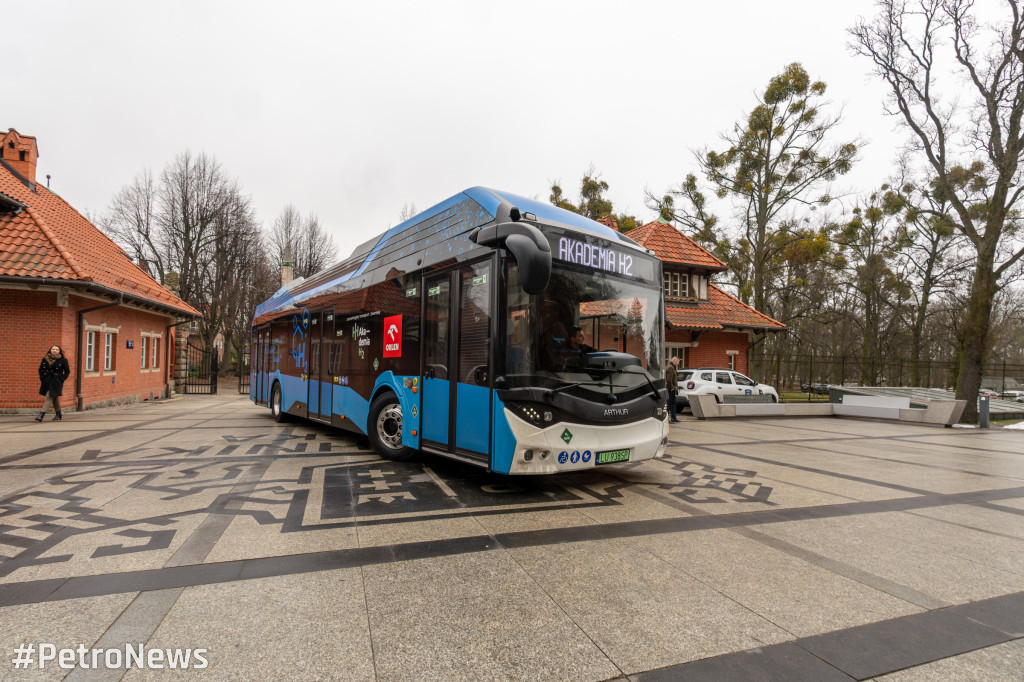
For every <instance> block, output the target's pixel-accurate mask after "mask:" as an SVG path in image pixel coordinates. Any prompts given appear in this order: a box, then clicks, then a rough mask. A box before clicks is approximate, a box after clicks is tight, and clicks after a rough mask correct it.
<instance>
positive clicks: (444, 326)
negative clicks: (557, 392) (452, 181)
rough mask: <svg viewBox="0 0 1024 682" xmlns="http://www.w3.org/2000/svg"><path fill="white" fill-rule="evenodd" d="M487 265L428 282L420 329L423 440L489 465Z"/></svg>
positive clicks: (489, 274) (489, 306)
mask: <svg viewBox="0 0 1024 682" xmlns="http://www.w3.org/2000/svg"><path fill="white" fill-rule="evenodd" d="M491 280H492V266H491V262H490V261H484V262H481V263H476V264H474V265H466V266H463V267H461V268H459V269H457V270H454V271H452V272H449V273H445V274H443V275H435V276H431V277H427V278H426V279H425V280H424V285H423V290H424V292H426V295H427V296H426V310H425V318H424V319H425V324H424V328H423V348H424V367H423V409H422V413H423V418H422V424H423V438H424V440H426V441H428V443H427V444H428V445H431V446H433V447H434V448H436V449H441V450H443V451H446V452H449V453H453V454H457V455H460V456H462V457H467V458H470V459H474V460H477V461H481V462H487V463H489V462H490V442H491V381H492V378H493V377H492V375H493V371H492V367H491V347H490V344H491V317H492V313H491V310H492V300H491V299H492V296H491V293H492V291H493V290H492V286H493V282H492V281H491Z"/></svg>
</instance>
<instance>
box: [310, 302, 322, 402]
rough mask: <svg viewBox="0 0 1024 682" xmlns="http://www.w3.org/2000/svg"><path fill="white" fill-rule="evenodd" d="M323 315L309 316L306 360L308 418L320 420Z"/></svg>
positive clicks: (312, 314)
mask: <svg viewBox="0 0 1024 682" xmlns="http://www.w3.org/2000/svg"><path fill="white" fill-rule="evenodd" d="M322 322H323V315H322V314H321V313H319V312H316V313H310V314H309V356H308V357H307V358H306V417H307V418H309V419H319V418H320V331H321V329H322V328H323V324H321V323H322Z"/></svg>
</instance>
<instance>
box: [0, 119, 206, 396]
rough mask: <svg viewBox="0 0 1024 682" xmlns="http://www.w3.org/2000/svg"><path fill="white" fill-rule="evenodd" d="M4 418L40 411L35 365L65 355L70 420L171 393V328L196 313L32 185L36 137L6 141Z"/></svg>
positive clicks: (0, 303)
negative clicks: (82, 412) (79, 413)
mask: <svg viewBox="0 0 1024 682" xmlns="http://www.w3.org/2000/svg"><path fill="white" fill-rule="evenodd" d="M0 148H2V152H0V348H2V349H3V353H2V354H0V412H12V411H26V412H27V411H34V410H38V409H39V405H40V404H41V402H42V398H41V396H39V378H38V374H37V370H38V367H39V362H40V360H41V358H42V357H43V355H44V354H45V353H46V350H47V349H48V348H49V347H50V346H52V345H54V344H57V345H59V346H61V347H63V348H64V352H65V354H66V355H67V358H68V363H69V364H70V365H71V376H70V377H69V378H68V380H67V382H66V383H65V384H64V395H63V396H62V398H61V404H62V406H63V407H64V409H65V410H69V411H71V410H74V409H76V407H77V409H83V408H88V407H96V406H101V405H110V404H115V403H126V402H135V401H138V400H150V399H152V398H159V397H161V396H163V395H166V394H168V393H169V391H170V390H171V389H172V388H173V383H172V376H171V374H170V372H171V369H172V362H171V358H172V355H170V354H169V351H171V352H173V348H174V329H175V328H174V326H172V325H174V323H175V322H177V321H178V320H179V319H181V318H192V317H194V316H196V315H198V312H197V311H196V310H195V309H194V308H192V307H191V306H189V305H188V304H187V303H185V302H184V301H182V300H181V299H179V298H178V297H177V296H175V295H174V294H172V293H171V292H170V291H168V290H167V289H165V288H163V287H162V286H161V285H160V284H159V283H158V282H157V281H156V280H154V279H153V278H152V277H150V276H149V274H148V273H146V272H145V271H143V270H142V268H140V267H138V266H137V265H136V264H135V263H133V262H132V260H131V258H129V257H128V255H127V254H125V253H124V252H123V251H122V250H121V248H120V247H119V246H117V244H115V243H114V242H113V241H111V240H110V239H109V238H108V237H107V236H106V235H104V234H103V233H102V232H100V231H99V230H98V229H97V228H96V227H95V226H93V225H92V224H91V223H90V222H89V221H88V220H86V219H85V218H84V217H83V216H82V215H81V214H80V213H78V211H76V210H75V209H74V208H72V207H71V206H70V205H69V204H68V203H67V202H66V201H64V200H63V199H61V198H60V197H59V196H57V195H56V194H55V193H53V192H51V191H50V190H49V189H47V188H46V187H43V186H41V185H39V184H37V183H36V161H37V159H38V157H39V150H38V147H37V145H36V140H35V138H34V137H30V136H28V135H21V134H19V133H18V132H17V131H16V130H14V129H13V128H12V129H10V130H8V131H7V132H6V133H0Z"/></svg>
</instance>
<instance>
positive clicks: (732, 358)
mask: <svg viewBox="0 0 1024 682" xmlns="http://www.w3.org/2000/svg"><path fill="white" fill-rule="evenodd" d="M725 354H726V355H728V356H729V369H730V370H731V371H733V372H736V356H737V355H739V354H740V352H739V351H738V350H727V351H725Z"/></svg>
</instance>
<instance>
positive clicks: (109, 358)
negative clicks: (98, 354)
mask: <svg viewBox="0 0 1024 682" xmlns="http://www.w3.org/2000/svg"><path fill="white" fill-rule="evenodd" d="M115 336H117V334H115V333H114V332H104V338H103V371H104V372H112V371H114V344H115V343H116V341H115V340H114V337H115Z"/></svg>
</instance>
